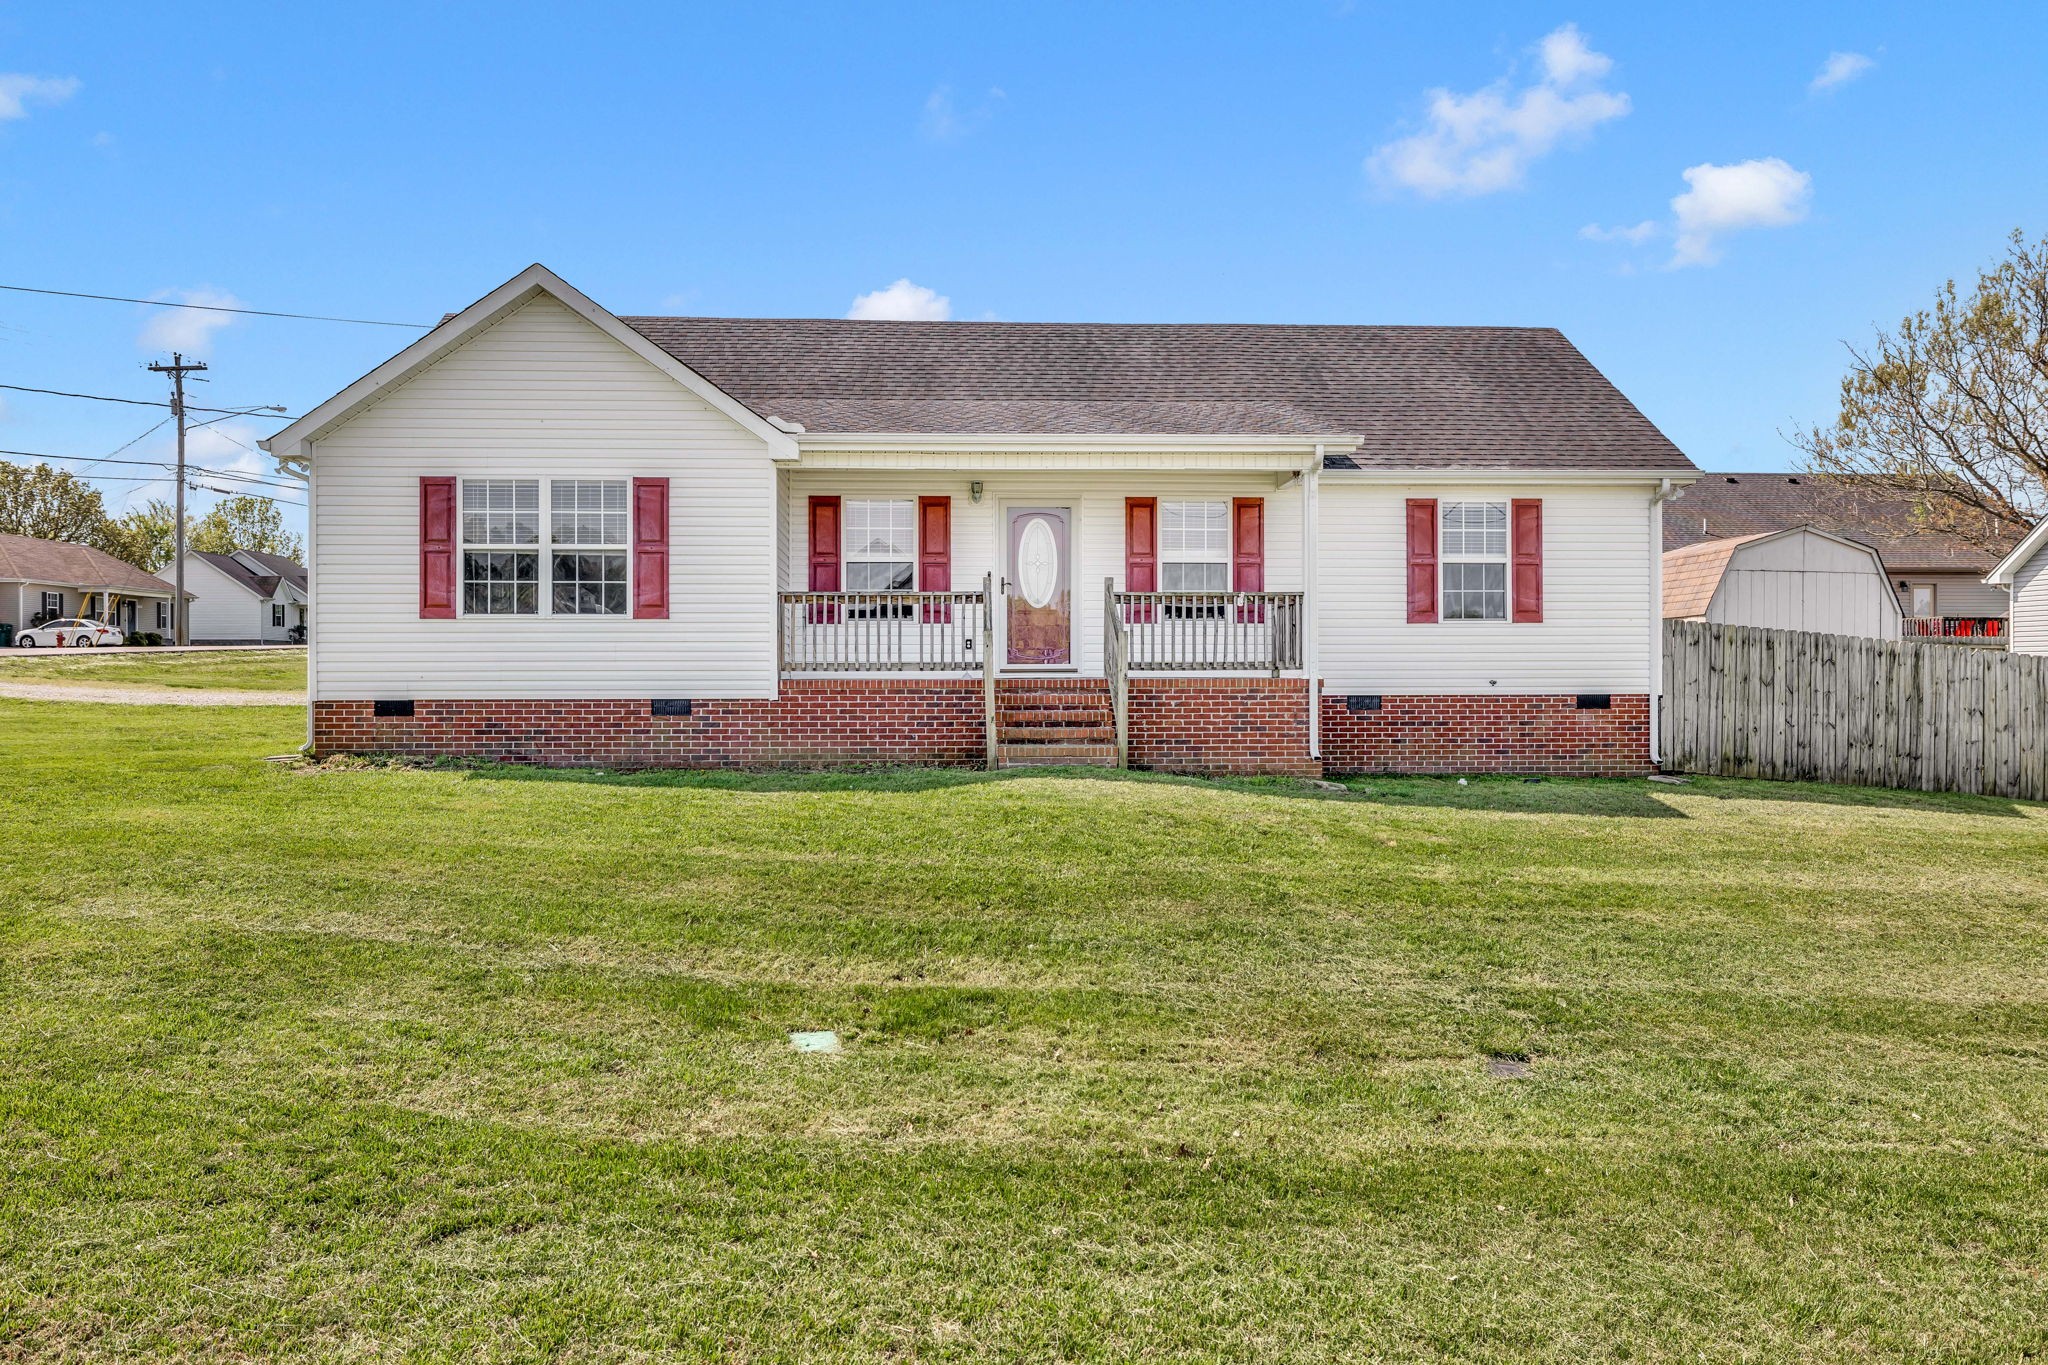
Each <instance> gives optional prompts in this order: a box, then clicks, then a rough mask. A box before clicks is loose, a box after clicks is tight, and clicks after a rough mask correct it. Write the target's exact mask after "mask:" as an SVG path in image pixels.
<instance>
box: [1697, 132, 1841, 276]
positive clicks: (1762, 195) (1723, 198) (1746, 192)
mask: <svg viewBox="0 0 2048 1365" xmlns="http://www.w3.org/2000/svg"><path fill="white" fill-rule="evenodd" d="M1684 175H1685V183H1686V185H1687V189H1686V191H1685V193H1683V194H1681V195H1679V196H1678V197H1676V198H1675V199H1673V200H1672V201H1671V212H1672V215H1673V220H1674V225H1673V233H1674V238H1675V240H1674V244H1673V252H1672V256H1671V264H1672V265H1674V266H1683V265H1712V264H1713V263H1714V262H1715V261H1718V260H1720V259H1721V250H1720V239H1721V238H1722V237H1724V236H1725V235H1727V234H1728V233H1731V232H1741V231H1743V230H1745V229H1748V228H1766V227H1789V226H1790V225H1792V224H1793V223H1796V222H1799V221H1800V220H1801V219H1803V218H1805V217H1806V210H1807V207H1808V205H1809V204H1810V203H1811V202H1812V199H1813V177H1812V176H1810V175H1808V174H1807V173H1806V172H1805V171H1798V170H1794V169H1792V167H1790V166H1788V165H1786V164H1785V163H1784V162H1783V161H1781V160H1779V159H1778V158H1777V157H1775V156H1767V157H1763V158H1761V159H1758V160H1754V161H1741V162H1737V163H1736V164H1734V165H1732V166H1716V165H1713V164H1712V163H1706V164H1703V165H1699V166H1689V167H1687V168H1686V170H1685V172H1684Z"/></svg>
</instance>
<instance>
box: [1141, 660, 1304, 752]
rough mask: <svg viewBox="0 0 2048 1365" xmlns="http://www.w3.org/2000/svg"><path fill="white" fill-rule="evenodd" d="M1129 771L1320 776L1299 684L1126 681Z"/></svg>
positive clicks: (1261, 680) (1280, 680) (1269, 680)
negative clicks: (1310, 747) (1310, 745)
mask: <svg viewBox="0 0 2048 1365" xmlns="http://www.w3.org/2000/svg"><path fill="white" fill-rule="evenodd" d="M1130 698H1131V766H1132V767H1134V768H1157V769H1161V770H1163V771H1165V772H1176V773H1210V774H1239V775H1245V774H1253V773H1290V774H1293V775H1294V776H1296V777H1320V776H1322V773H1323V765H1322V764H1320V763H1317V762H1316V761H1315V760H1314V759H1311V758H1310V757H1309V756H1308V683H1307V682H1306V681H1305V680H1304V679H1301V678H1241V677H1232V678H1145V677H1136V678H1132V679H1131V685H1130Z"/></svg>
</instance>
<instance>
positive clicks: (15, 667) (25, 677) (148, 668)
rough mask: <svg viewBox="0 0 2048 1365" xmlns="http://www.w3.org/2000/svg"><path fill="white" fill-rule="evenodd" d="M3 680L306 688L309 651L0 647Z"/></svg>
mask: <svg viewBox="0 0 2048 1365" xmlns="http://www.w3.org/2000/svg"><path fill="white" fill-rule="evenodd" d="M0 682H17V683H48V684H50V685H52V686H61V687H81V686H92V687H177V688H188V687H189V688H218V689H220V690H221V691H230V692H289V691H304V690H305V686H306V651H305V650H303V649H237V650H228V651H225V652H221V653H213V652H202V653H197V654H182V653H180V654H158V653H155V652H153V651H150V650H147V649H105V650H103V649H55V648H51V649H7V650H0Z"/></svg>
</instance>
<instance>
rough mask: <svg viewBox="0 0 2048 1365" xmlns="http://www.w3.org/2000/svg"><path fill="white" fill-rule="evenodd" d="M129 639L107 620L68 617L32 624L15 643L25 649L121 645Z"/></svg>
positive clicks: (17, 637) (15, 639)
mask: <svg viewBox="0 0 2048 1365" xmlns="http://www.w3.org/2000/svg"><path fill="white" fill-rule="evenodd" d="M127 640H128V637H127V636H125V635H123V634H122V633H121V630H120V627H118V626H110V625H108V624H107V623H106V622H105V621H80V620H77V619H75V618H68V617H67V618H66V619H64V620H61V621H45V622H43V623H42V624H41V625H39V626H30V627H29V628H28V629H27V630H25V631H23V632H22V633H21V634H19V635H17V636H15V637H14V643H15V644H17V645H20V646H21V647H22V648H23V649H38V648H41V647H42V646H44V645H63V646H67V647H68V646H71V645H85V646H92V645H119V644H126V643H127Z"/></svg>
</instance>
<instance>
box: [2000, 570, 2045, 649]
mask: <svg viewBox="0 0 2048 1365" xmlns="http://www.w3.org/2000/svg"><path fill="white" fill-rule="evenodd" d="M2044 570H2048V548H2043V549H2041V550H2037V551H2035V552H2034V557H2033V558H2031V559H2029V560H2028V561H2027V562H2026V563H2024V564H2022V565H2020V567H2019V571H2018V572H2017V573H2015V574H2014V575H2013V576H2012V634H2011V637H2010V639H2009V640H2008V641H2007V643H2006V648H2008V649H2010V650H2011V651H2012V652H2013V653H2015V654H2048V572H2044Z"/></svg>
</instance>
